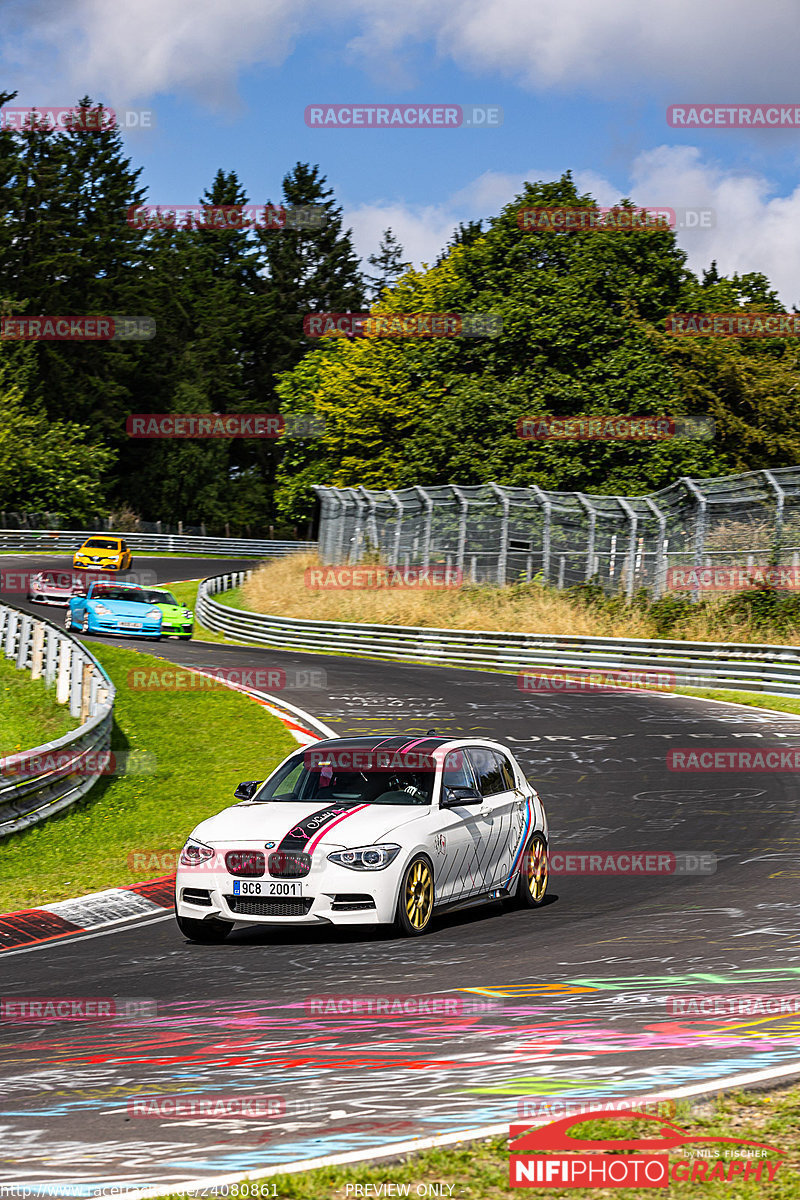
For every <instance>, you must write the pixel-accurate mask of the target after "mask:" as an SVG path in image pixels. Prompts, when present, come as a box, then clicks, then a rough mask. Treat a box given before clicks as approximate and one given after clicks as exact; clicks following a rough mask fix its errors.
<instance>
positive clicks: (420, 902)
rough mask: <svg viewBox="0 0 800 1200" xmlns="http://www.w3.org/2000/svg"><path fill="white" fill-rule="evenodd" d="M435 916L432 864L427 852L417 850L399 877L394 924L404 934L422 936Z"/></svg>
mask: <svg viewBox="0 0 800 1200" xmlns="http://www.w3.org/2000/svg"><path fill="white" fill-rule="evenodd" d="M432 916H433V867H432V866H431V863H430V859H428V858H426V857H425V855H424V854H417V855H416V857H415V858H412V860H411V862H410V863H409V864H408V866H407V867H406V869H405V871H404V872H403V878H402V879H401V881H400V890H399V892H398V895H397V910H396V913H395V918H394V926H395V929H396V930H397V932H398V933H399V934H400V935H401V936H402V937H419V936H420V934H423V933H425V932H427V929H428V927H429V925H430V923H431V917H432Z"/></svg>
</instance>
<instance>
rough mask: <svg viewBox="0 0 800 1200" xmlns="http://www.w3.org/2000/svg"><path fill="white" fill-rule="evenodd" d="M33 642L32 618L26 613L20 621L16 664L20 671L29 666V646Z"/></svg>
mask: <svg viewBox="0 0 800 1200" xmlns="http://www.w3.org/2000/svg"><path fill="white" fill-rule="evenodd" d="M30 640H31V618H30V617H29V616H28V614H27V613H25V614H24V615H23V617H22V620H21V621H20V626H19V641H18V642H17V657H16V663H17V668H18V669H19V670H23V669H24V668H25V667H27V665H28V646H29V645H30Z"/></svg>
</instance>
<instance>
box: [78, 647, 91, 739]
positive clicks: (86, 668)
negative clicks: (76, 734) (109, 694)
mask: <svg viewBox="0 0 800 1200" xmlns="http://www.w3.org/2000/svg"><path fill="white" fill-rule="evenodd" d="M91 694H92V664H91V663H90V662H85V663H84V664H83V676H82V678H81V708H80V718H81V725H83V724H85V722H86V721H87V720H88V719H89V711H90V709H91Z"/></svg>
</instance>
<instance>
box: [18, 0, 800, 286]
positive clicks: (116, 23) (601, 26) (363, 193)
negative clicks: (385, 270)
mask: <svg viewBox="0 0 800 1200" xmlns="http://www.w3.org/2000/svg"><path fill="white" fill-rule="evenodd" d="M662 10H663V11H662ZM2 15H3V30H4V33H3V37H2V41H1V42H0V46H2V55H3V65H4V79H5V80H6V83H5V87H7V88H8V89H9V90H10V89H12V88H17V89H18V90H19V96H18V99H17V101H16V103H17V104H39V105H43V106H46V105H68V104H72V103H74V101H75V100H76V99H77V98H78V97H79V96H81V95H82V94H84V93H89V94H90V95H91V96H92V97H93V98H94V99H95V100H102V101H103V102H104V103H106V104H108V105H110V106H111V107H114V108H115V109H117V110H122V109H125V108H130V109H132V110H140V109H141V110H147V111H150V112H152V114H153V121H154V127H153V128H152V129H149V130H142V131H139V132H131V133H130V134H129V135H126V145H127V147H128V150H129V153H130V155H131V157H132V159H133V161H134V163H135V164H136V165H140V166H142V167H143V175H142V180H143V183H144V184H145V185H146V187H147V189H148V200H149V201H150V202H151V203H162V204H187V203H192V202H196V201H197V200H198V198H199V196H200V194H201V193H202V191H203V189H204V188H205V187H207V186H208V185H209V184H210V182H211V180H212V178H213V176H214V174H215V172H216V170H217V169H218V168H219V167H222V168H223V169H225V170H230V169H234V170H236V172H237V173H238V175H239V177H240V179H241V180H242V183H243V185H244V186H245V187H246V189H247V191H248V193H249V194H250V197H251V198H252V199H253V200H255V201H264V200H266V199H267V198H270V199H273V200H277V199H279V196H280V181H281V178H282V176H283V175H284V173H285V172H286V171H287V170H289V169H291V167H292V166H293V165H294V163H295V162H297V161H298V160H300V161H307V162H312V163H318V164H319V166H320V168H321V170H322V171H323V173H324V174H325V175H326V176H327V178H328V181H329V183H330V184H331V185H332V186H333V188H334V190H335V195H336V198H337V200H338V201H339V203H340V204H341V205H342V206H343V208H344V210H345V218H346V221H347V224H348V225H349V226H350V227H351V228H352V229H353V231H354V236H355V241H356V246H357V249H358V251H359V253H360V254H362V255H363V256H366V255H367V254H369V253H370V252H371V251H374V250H375V249H376V248H377V245H378V241H379V238H380V233H381V230H382V229H384V228H385V227H386V226H387V225H388V226H391V227H392V229H393V230H394V231H395V233H396V235H397V236H398V237H399V238H400V241H401V242H402V244H403V246H404V248H405V251H406V257H407V258H409V259H411V260H413V261H414V262H415V263H416V264H419V263H421V262H423V261H428V262H432V261H433V260H434V259H435V257H436V255H437V254H438V252H439V251H440V249H441V248H442V246H443V245H444V244H445V242H446V241H447V240H448V238H449V237H450V235H451V233H452V231H453V229H454V228H455V226H456V225H457V224H458V222H459V221H462V220H469V219H475V218H480V217H487V216H490V215H492V214H493V213H496V212H497V211H498V210H499V209H500V207H501V206H502V205H503V204H504V203H507V202H508V201H509V200H510V199H512V198H513V196H514V195H515V193H516V192H517V191H518V190H519V189H520V187H521V185H522V182H523V181H524V180H525V179H531V180H535V179H553V178H556V177H558V176H559V175H560V174H561V173H562V172H563V171H565V170H567V169H571V170H572V172H573V174H574V176H575V178H576V181H577V183H578V185H579V187H580V188H581V189H582V190H586V191H589V192H591V193H592V194H593V195H595V196H596V197H597V199H598V200H599V201H600V202H601V203H605V204H608V203H613V202H614V201H615V200H618V199H619V198H620V197H622V196H626V195H627V196H631V197H632V198H633V199H634V200H635V201H636V202H637V203H640V204H644V205H658V206H668V207H673V208H679V207H698V208H711V209H713V211H714V214H715V220H714V225H713V227H712V228H706V229H703V230H694V231H688V230H684V231H683V232H681V233H680V234H679V242H680V244H681V245H682V247H683V249H684V250H686V252H687V254H688V255H689V265H690V266H691V267H692V268H693V269H695V270H697V271H700V270H701V269H702V268H703V267H705V266H707V265H708V263H709V262H710V261H711V259H712V258H716V259H717V260H718V262H719V264H720V269H721V270H723V271H725V272H726V273H729V272H732V271H734V270H738V271H751V270H761V271H764V272H765V273H766V274H767V275H768V276H769V278H770V279H771V280H772V282H773V284H774V286H776V287H777V288H778V290H779V293H780V295H781V298H782V300H783V302H784V304H785V305H786V306H787V307H789V308H791V306H792V305H793V304H798V305H799V306H800V274H799V273H798V259H799V258H800V255H798V229H800V188H798V163H799V162H800V128H798V129H797V130H794V129H782V130H774V129H768V130H763V131H760V130H752V131H751V130H747V129H718V130H715V129H709V130H692V131H688V130H687V131H683V130H678V129H672V128H670V127H669V125H668V124H667V121H666V108H667V106H668V105H669V104H677V103H683V102H686V103H687V104H689V103H741V104H744V103H764V104H768V103H775V104H789V103H791V104H795V103H798V104H800V81H798V79H797V62H798V58H799V57H800V53H799V52H800V32H798V29H799V28H800V26H799V23H798V22H797V19H796V15H797V9H796V4H795V3H794V0H762V3H761V5H760V6H759V8H758V10H756V9H754V8H753V6H752V5H751V4H747V5H745V3H744V2H743V0H726V2H724V3H721V2H719V0H704V2H703V4H702V5H699V4H697V3H696V0H672V2H671V4H670V5H668V6H660V8H652V7H650V6H645V5H643V4H642V3H641V0H605V3H604V4H603V5H602V6H598V5H596V4H592V3H589V2H588V0H559V4H558V5H557V6H555V5H547V6H544V5H541V4H540V3H537V0H485V2H480V0H450V2H449V3H447V2H445V3H444V4H442V3H439V4H437V5H433V4H431V3H429V2H427V3H426V2H423V0H404V2H403V4H402V5H398V6H392V5H390V4H389V3H387V0H382V3H380V4H375V3H368V2H367V0H332V2H328V3H326V4H324V5H322V4H317V3H311V2H310V0H238V2H237V3H235V4H222V3H219V0H136V3H131V2H129V0H116V2H115V3H109V2H108V0H72V2H71V3H70V4H69V5H66V4H62V3H56V2H54V0H5V3H3V4H2ZM317 103H320V104H323V103H324V104H328V103H330V104H336V103H339V104H342V103H363V104H366V103H373V104H386V103H389V104H409V103H438V104H461V105H462V106H466V105H470V104H484V105H493V106H499V107H500V108H502V110H503V123H502V125H501V126H499V127H497V128H492V129H467V128H459V129H430V130H427V129H426V130H414V129H404V130H398V129H387V130H380V129H342V130H338V129H337V130H332V129H311V128H308V127H307V126H306V124H305V123H304V110H305V108H306V106H307V105H309V104H317Z"/></svg>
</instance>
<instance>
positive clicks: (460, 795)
mask: <svg viewBox="0 0 800 1200" xmlns="http://www.w3.org/2000/svg"><path fill="white" fill-rule="evenodd" d="M482 803H483V796H482V795H481V794H480V792H476V791H475V788H471V787H446V788H445V789H444V795H443V796H442V798H441V800H440V801H439V807H440V808H461V806H462V805H463V804H482Z"/></svg>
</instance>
